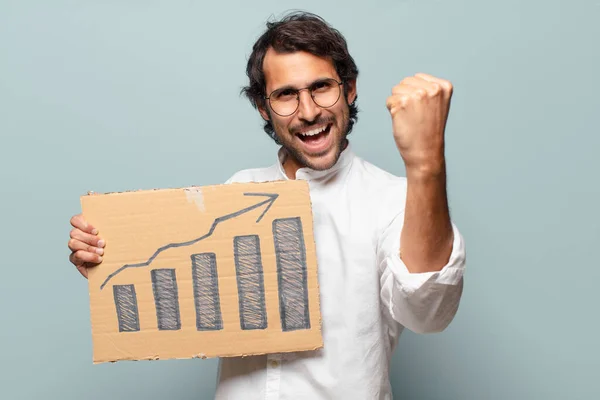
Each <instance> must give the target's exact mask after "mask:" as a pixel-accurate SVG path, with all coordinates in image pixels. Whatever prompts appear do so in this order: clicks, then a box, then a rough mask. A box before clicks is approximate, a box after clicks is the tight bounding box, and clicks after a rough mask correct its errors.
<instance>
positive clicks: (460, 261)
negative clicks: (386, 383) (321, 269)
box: [377, 212, 466, 333]
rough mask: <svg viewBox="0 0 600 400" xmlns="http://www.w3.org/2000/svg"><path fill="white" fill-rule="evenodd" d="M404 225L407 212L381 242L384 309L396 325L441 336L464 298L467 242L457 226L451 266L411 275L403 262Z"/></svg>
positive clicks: (379, 246)
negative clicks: (402, 235) (401, 254)
mask: <svg viewBox="0 0 600 400" xmlns="http://www.w3.org/2000/svg"><path fill="white" fill-rule="evenodd" d="M403 222H404V212H401V213H399V214H398V215H396V216H395V218H394V219H393V220H392V221H391V223H390V224H389V225H388V226H387V227H386V228H385V229H384V230H383V232H382V234H381V236H380V237H379V240H378V246H377V257H378V265H379V268H380V273H381V278H380V279H381V281H380V282H381V300H382V302H383V306H384V307H385V308H386V309H387V310H388V311H389V313H390V315H391V317H392V318H393V319H394V320H395V321H397V322H398V323H400V324H402V325H403V326H404V327H406V328H408V329H410V330H411V331H413V332H416V333H433V332H441V331H443V330H444V329H445V328H446V327H447V326H448V325H449V324H450V322H452V320H453V319H454V316H455V315H456V312H457V310H458V305H459V302H460V299H461V296H462V290H463V274H464V270H465V265H466V251H465V243H464V239H463V237H462V236H461V234H460V232H459V231H458V229H457V227H456V226H455V225H454V223H453V224H452V230H453V233H454V241H453V244H452V253H451V255H450V258H449V260H448V263H447V264H446V265H444V267H443V268H442V269H441V270H440V271H435V272H424V273H411V272H409V271H408V269H407V268H406V265H405V264H404V262H403V261H402V259H401V258H400V234H401V231H402V225H403Z"/></svg>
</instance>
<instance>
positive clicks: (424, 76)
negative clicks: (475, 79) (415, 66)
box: [415, 72, 454, 95]
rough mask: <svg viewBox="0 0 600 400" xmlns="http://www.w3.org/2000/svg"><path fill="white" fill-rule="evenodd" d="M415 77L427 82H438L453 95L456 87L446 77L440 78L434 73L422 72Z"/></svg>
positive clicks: (445, 90) (447, 92)
mask: <svg viewBox="0 0 600 400" xmlns="http://www.w3.org/2000/svg"><path fill="white" fill-rule="evenodd" d="M415 77H417V78H420V79H423V80H425V81H427V82H431V83H435V84H438V85H440V87H441V88H442V89H443V90H444V92H445V93H446V94H448V95H452V91H453V90H454V87H453V86H452V83H450V81H448V80H446V79H442V78H438V77H435V76H433V75H429V74H425V73H422V72H419V73H418V74H415Z"/></svg>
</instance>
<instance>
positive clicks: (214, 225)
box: [100, 193, 279, 290]
mask: <svg viewBox="0 0 600 400" xmlns="http://www.w3.org/2000/svg"><path fill="white" fill-rule="evenodd" d="M244 196H262V197H268V199H267V200H264V201H261V202H260V203H256V204H254V205H253V206H250V207H246V208H244V209H242V210H239V211H236V212H234V213H231V214H227V215H223V216H221V217H218V218H215V220H214V221H213V223H212V225H211V227H210V229H209V230H208V232H207V233H206V234H204V235H202V236H200V237H199V238H196V239H192V240H190V241H187V242H182V243H171V244H167V245H165V246H163V247H160V248H159V249H157V250H156V251H155V252H154V254H153V255H152V257H150V258H149V259H148V261H145V262H142V263H138V264H125V265H123V266H122V267H121V268H119V269H118V270H116V271H115V272H113V273H112V274H110V275H108V276H107V277H106V279H105V280H104V282H103V283H102V285H100V290H102V289H104V286H106V284H107V283H108V281H109V280H111V279H112V278H113V277H115V276H117V274H119V273H121V272H122V271H124V270H126V269H128V268H140V267H147V266H149V265H150V264H151V263H152V261H153V260H154V259H155V258H156V257H157V256H158V255H159V254H160V253H162V252H163V251H165V250H167V249H170V248H173V247H184V246H190V245H192V244H194V243H198V242H199V241H201V240H204V239H206V238H207V237H210V236H211V235H212V234H213V232H214V231H215V229H216V228H217V225H219V224H220V223H221V222H224V221H227V220H229V219H232V218H235V217H238V216H240V215H242V214H245V213H247V212H249V211H252V210H254V209H256V208H259V207H262V206H264V205H265V204H266V205H267V206H266V207H265V209H264V211H263V212H262V214H260V216H259V217H258V219H257V220H256V222H260V220H261V219H262V217H263V216H264V215H265V214H266V213H267V211H269V208H271V206H272V205H273V203H274V202H275V200H276V199H277V197H279V195H278V194H276V193H244Z"/></svg>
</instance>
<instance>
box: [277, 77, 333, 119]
mask: <svg viewBox="0 0 600 400" xmlns="http://www.w3.org/2000/svg"><path fill="white" fill-rule="evenodd" d="M341 85H342V82H338V81H337V80H335V79H333V78H327V79H320V80H318V81H315V82H313V83H312V84H311V85H310V86H307V87H305V88H301V89H296V88H290V87H285V88H281V89H277V90H274V91H273V92H271V94H270V95H269V97H265V100H268V101H269V105H270V106H271V110H273V112H274V113H275V114H277V115H280V116H282V117H288V116H290V115H292V114H293V113H295V112H296V110H298V106H299V105H300V91H302V90H308V92H309V93H310V97H312V99H313V101H314V102H315V104H316V105H318V106H319V107H321V108H329V107H333V105H335V103H337V102H338V100H339V99H340V94H341V90H340V86H341Z"/></svg>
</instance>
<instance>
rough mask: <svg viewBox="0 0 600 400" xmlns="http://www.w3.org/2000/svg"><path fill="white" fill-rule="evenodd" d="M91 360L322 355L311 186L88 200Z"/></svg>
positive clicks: (284, 184) (209, 189)
mask: <svg viewBox="0 0 600 400" xmlns="http://www.w3.org/2000/svg"><path fill="white" fill-rule="evenodd" d="M81 206H82V213H83V216H84V218H86V220H88V221H89V222H90V223H91V224H92V225H94V226H95V227H97V228H98V230H99V232H100V233H99V234H100V236H102V237H103V238H104V239H106V247H105V254H104V256H103V262H102V263H101V264H100V265H98V266H97V267H94V268H92V269H90V273H89V292H90V308H91V323H92V339H93V347H94V351H93V361H94V363H102V362H111V361H119V360H156V359H169V358H193V357H201V358H210V357H233V356H243V355H254V354H266V353H280V352H292V351H304V350H314V349H318V348H320V347H322V345H323V343H322V337H321V316H320V310H319V287H318V281H317V259H316V253H315V245H314V238H313V225H312V210H311V203H310V196H309V188H308V184H307V182H305V181H300V180H297V181H277V182H267V183H248V184H241V183H234V184H229V185H217V186H204V187H191V188H182V189H162V190H142V191H132V192H122V193H107V194H91V195H86V196H82V197H81Z"/></svg>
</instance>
